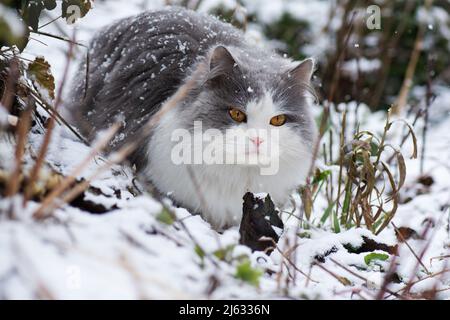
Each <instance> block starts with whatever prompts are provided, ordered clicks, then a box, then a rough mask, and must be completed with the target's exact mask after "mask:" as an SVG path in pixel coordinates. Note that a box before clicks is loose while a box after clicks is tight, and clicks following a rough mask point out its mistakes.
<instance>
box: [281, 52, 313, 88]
mask: <svg viewBox="0 0 450 320" xmlns="http://www.w3.org/2000/svg"><path fill="white" fill-rule="evenodd" d="M314 68H315V61H314V59H312V58H308V59H305V60H303V61H301V62H300V63H299V64H298V65H297V66H296V67H294V68H293V69H291V70H289V71H288V72H287V76H288V78H289V79H291V80H293V81H295V82H296V83H310V82H311V77H312V75H313V73H314Z"/></svg>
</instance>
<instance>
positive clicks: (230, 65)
mask: <svg viewBox="0 0 450 320" xmlns="http://www.w3.org/2000/svg"><path fill="white" fill-rule="evenodd" d="M234 68H237V63H236V60H235V59H234V58H233V56H232V55H231V53H230V51H228V49H227V48H225V47H224V46H217V47H215V48H214V49H213V51H212V52H211V56H210V59H209V77H208V78H209V79H210V80H211V79H214V78H217V77H219V76H223V75H229V74H231V73H232V72H233V69H234Z"/></svg>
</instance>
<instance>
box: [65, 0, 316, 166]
mask: <svg viewBox="0 0 450 320" xmlns="http://www.w3.org/2000/svg"><path fill="white" fill-rule="evenodd" d="M217 45H224V46H226V47H231V48H234V52H235V54H236V55H237V56H238V58H239V62H240V65H241V66H242V67H241V69H242V73H243V74H245V75H246V76H244V77H242V78H240V79H241V80H242V82H241V83H238V84H237V85H238V87H239V88H240V89H243V92H244V98H246V99H249V100H250V99H252V98H254V97H255V96H258V95H261V94H262V92H261V91H262V90H263V89H262V87H266V88H276V87H277V86H278V87H279V96H280V99H285V100H286V99H292V100H295V103H293V104H295V105H298V104H299V101H298V99H299V98H300V99H301V97H296V96H292V95H286V94H285V91H286V90H285V88H284V87H283V86H281V87H280V86H279V84H278V83H283V81H285V82H286V81H287V80H283V78H282V72H284V71H286V72H287V71H288V70H289V69H290V68H292V61H291V60H288V59H284V58H281V57H280V56H278V55H277V54H274V53H272V52H270V51H266V50H263V49H258V48H255V47H250V46H249V45H248V44H247V43H246V41H245V38H244V35H243V34H242V33H241V32H240V31H239V30H237V29H235V28H234V27H232V26H231V25H229V24H226V23H223V22H221V21H219V20H218V19H217V18H214V17H211V16H209V15H202V14H199V13H195V12H193V11H189V10H185V9H181V8H175V7H174V8H167V9H163V10H161V11H156V12H145V13H142V14H140V15H138V16H135V17H130V18H126V19H123V20H120V21H118V22H117V23H115V24H113V25H111V26H108V27H107V28H105V29H103V30H102V31H101V32H100V33H99V34H98V35H97V36H96V37H95V38H94V39H93V41H92V42H91V45H90V49H89V53H90V54H89V56H90V58H89V75H88V85H87V90H85V87H86V83H85V70H86V65H85V63H86V62H85V63H84V64H83V65H82V67H81V70H80V73H79V77H78V78H77V79H76V80H75V86H74V88H73V91H72V95H71V99H70V103H69V109H70V110H71V113H72V115H73V116H74V118H75V122H76V125H77V127H78V128H79V129H80V130H81V131H82V133H83V134H84V135H85V136H86V137H87V138H88V139H93V138H94V137H95V135H96V133H97V132H98V131H99V130H101V129H105V128H108V127H109V126H111V125H112V124H113V123H114V122H117V120H118V119H122V120H123V121H124V127H123V129H122V131H121V132H119V134H118V135H117V136H116V137H115V139H114V140H113V142H112V144H111V148H112V149H114V148H117V147H119V146H121V145H123V144H125V143H127V142H128V141H133V139H134V138H135V137H136V135H138V134H139V129H140V128H141V127H142V125H143V124H144V123H145V122H146V121H147V120H148V119H149V118H150V117H151V116H152V115H153V114H155V112H157V110H158V109H159V107H160V106H161V105H162V103H163V102H164V101H165V100H167V99H168V98H169V97H170V96H171V95H172V94H173V93H174V92H175V91H176V90H177V88H178V87H179V86H180V85H181V84H182V82H183V80H185V79H186V78H187V77H188V76H189V75H190V74H191V73H192V71H193V70H194V69H195V66H196V65H197V63H199V62H201V61H204V60H205V57H206V56H207V54H208V53H209V52H210V50H211V48H213V47H215V46H217ZM243 79H245V80H243ZM257 83H259V84H260V85H258V84H257ZM261 83H263V84H262V85H261ZM248 87H251V88H253V89H252V90H249V91H247V88H248ZM223 95H224V96H228V93H227V92H223ZM224 98H225V97H224ZM297 111H298V110H297ZM297 113H298V112H297ZM184 116H185V115H184ZM199 116H201V114H199ZM209 116H211V114H210V115H209ZM302 119H303V118H302V115H301V114H300V116H299V117H298V119H297V123H300V122H301V121H302ZM189 120H190V119H189ZM308 125H309V124H308ZM299 128H300V130H304V131H305V132H304V135H305V136H306V139H307V140H308V139H310V140H311V141H312V133H311V132H310V130H309V129H308V128H306V129H305V127H302V126H301V125H300V126H299ZM145 146H146V144H145V143H143V144H142V147H141V148H140V149H139V150H137V151H136V152H135V153H134V154H133V156H132V157H131V161H132V162H133V163H135V164H136V165H137V166H138V167H142V166H144V165H145V164H146V163H145V162H146V157H145V156H144V155H145V154H146V152H147V150H146V149H145Z"/></svg>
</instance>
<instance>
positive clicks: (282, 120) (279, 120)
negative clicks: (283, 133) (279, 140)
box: [270, 114, 286, 127]
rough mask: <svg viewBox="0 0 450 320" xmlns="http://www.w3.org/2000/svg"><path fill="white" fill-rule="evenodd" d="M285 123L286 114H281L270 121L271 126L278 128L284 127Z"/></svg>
mask: <svg viewBox="0 0 450 320" xmlns="http://www.w3.org/2000/svg"><path fill="white" fill-rule="evenodd" d="M285 123H286V116H285V115H284V114H279V115H277V116H275V117H273V118H272V119H270V124H271V125H273V126H276V127H279V126H282V125H283V124H285Z"/></svg>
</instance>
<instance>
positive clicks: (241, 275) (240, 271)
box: [234, 259, 263, 287]
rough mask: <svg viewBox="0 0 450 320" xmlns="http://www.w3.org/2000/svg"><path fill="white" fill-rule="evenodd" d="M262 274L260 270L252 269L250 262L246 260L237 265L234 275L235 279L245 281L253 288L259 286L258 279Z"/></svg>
mask: <svg viewBox="0 0 450 320" xmlns="http://www.w3.org/2000/svg"><path fill="white" fill-rule="evenodd" d="M262 274H263V272H262V270H260V269H257V268H253V267H252V265H251V263H250V260H248V259H246V260H245V261H244V262H242V263H241V264H239V265H238V266H237V269H236V274H235V275H234V276H235V277H236V278H237V279H240V280H242V281H245V282H247V283H249V284H251V285H253V286H256V287H257V286H259V278H260V277H261V275H262Z"/></svg>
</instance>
